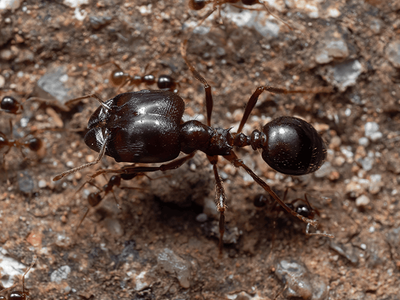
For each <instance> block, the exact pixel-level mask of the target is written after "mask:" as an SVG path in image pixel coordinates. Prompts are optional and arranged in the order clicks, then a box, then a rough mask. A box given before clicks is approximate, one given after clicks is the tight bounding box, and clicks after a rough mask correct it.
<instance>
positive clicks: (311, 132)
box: [262, 117, 326, 175]
mask: <svg viewBox="0 0 400 300" xmlns="http://www.w3.org/2000/svg"><path fill="white" fill-rule="evenodd" d="M263 132H264V134H265V135H266V136H267V141H266V143H265V144H264V145H263V147H262V148H263V153H262V157H263V159H264V161H265V162H266V163H267V164H268V165H269V166H270V167H271V168H273V169H275V170H276V171H278V172H281V173H283V174H288V175H304V174H308V173H312V172H315V171H316V170H318V169H319V168H320V167H321V165H322V163H323V162H324V160H325V158H326V147H325V144H324V142H323V140H322V138H321V137H320V136H319V134H318V133H317V131H316V130H315V129H314V127H312V126H311V125H310V124H309V123H307V122H306V121H303V120H301V119H298V118H295V117H281V118H277V119H275V120H273V121H271V122H269V123H268V124H266V125H265V126H264V128H263Z"/></svg>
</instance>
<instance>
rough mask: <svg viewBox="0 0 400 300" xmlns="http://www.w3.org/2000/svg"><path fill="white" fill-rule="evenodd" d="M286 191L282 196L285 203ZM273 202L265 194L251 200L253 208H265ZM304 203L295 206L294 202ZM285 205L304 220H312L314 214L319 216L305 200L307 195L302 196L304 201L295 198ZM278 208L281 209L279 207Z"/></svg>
mask: <svg viewBox="0 0 400 300" xmlns="http://www.w3.org/2000/svg"><path fill="white" fill-rule="evenodd" d="M287 191H288V190H286V191H285V194H284V196H283V201H285V199H286V195H287ZM272 201H273V200H272V199H271V198H270V197H269V195H265V194H258V195H256V196H255V197H254V199H253V204H254V206H255V207H259V208H261V207H265V206H266V205H267V204H268V203H271V202H272ZM299 201H300V202H304V203H305V204H303V203H301V204H297V205H295V204H296V202H299ZM285 205H286V206H288V207H289V208H290V209H292V210H294V211H296V212H297V213H298V214H300V215H302V216H303V217H306V218H311V219H312V218H314V216H315V213H316V214H317V215H319V212H318V211H317V210H316V209H314V208H313V207H312V206H311V204H310V202H309V201H308V198H307V194H304V199H302V198H296V199H294V200H292V201H290V202H285ZM279 208H282V207H281V206H279Z"/></svg>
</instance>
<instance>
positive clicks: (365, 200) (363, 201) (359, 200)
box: [356, 195, 370, 207]
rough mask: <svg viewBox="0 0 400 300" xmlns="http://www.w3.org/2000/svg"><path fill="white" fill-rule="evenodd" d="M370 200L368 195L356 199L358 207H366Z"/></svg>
mask: <svg viewBox="0 0 400 300" xmlns="http://www.w3.org/2000/svg"><path fill="white" fill-rule="evenodd" d="M369 202H370V200H369V198H368V197H367V196H365V195H361V196H360V197H358V198H357V199H356V206H357V207H366V206H367V205H368V204H369Z"/></svg>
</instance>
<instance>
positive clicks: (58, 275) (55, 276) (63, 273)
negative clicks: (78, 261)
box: [50, 266, 71, 284]
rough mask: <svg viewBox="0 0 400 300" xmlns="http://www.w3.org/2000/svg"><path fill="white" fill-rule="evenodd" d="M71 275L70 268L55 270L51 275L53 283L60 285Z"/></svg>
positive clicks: (63, 267)
mask: <svg viewBox="0 0 400 300" xmlns="http://www.w3.org/2000/svg"><path fill="white" fill-rule="evenodd" d="M70 273H71V268H70V267H69V266H62V267H60V268H59V269H57V270H55V271H54V272H53V273H51V275H50V280H51V282H55V283H58V284H60V283H61V281H63V280H64V279H67V278H68V275H69V274H70Z"/></svg>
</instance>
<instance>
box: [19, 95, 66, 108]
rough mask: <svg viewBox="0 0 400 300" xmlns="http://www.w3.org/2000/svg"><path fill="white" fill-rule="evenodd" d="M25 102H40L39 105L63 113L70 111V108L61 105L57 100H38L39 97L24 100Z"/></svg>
mask: <svg viewBox="0 0 400 300" xmlns="http://www.w3.org/2000/svg"><path fill="white" fill-rule="evenodd" d="M26 101H34V102H40V103H43V104H44V105H46V106H53V107H56V108H58V109H59V110H61V111H65V112H68V111H70V108H69V107H68V106H67V105H65V104H62V103H61V102H60V101H58V100H50V99H44V98H39V97H30V98H28V99H26Z"/></svg>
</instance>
